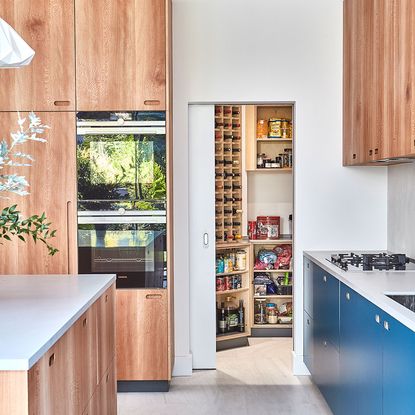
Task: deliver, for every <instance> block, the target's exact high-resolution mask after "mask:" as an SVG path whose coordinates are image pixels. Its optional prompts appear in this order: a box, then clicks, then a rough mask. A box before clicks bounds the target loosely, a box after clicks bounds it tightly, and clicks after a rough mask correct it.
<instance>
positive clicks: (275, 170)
mask: <svg viewBox="0 0 415 415" xmlns="http://www.w3.org/2000/svg"><path fill="white" fill-rule="evenodd" d="M292 171H293V169H292V168H291V167H285V168H277V167H276V168H264V169H246V172H247V173H292Z"/></svg>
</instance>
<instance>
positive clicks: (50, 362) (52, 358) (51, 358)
mask: <svg viewBox="0 0 415 415" xmlns="http://www.w3.org/2000/svg"><path fill="white" fill-rule="evenodd" d="M54 363H55V353H52V354H51V355H50V357H49V367H50V366H53V364H54Z"/></svg>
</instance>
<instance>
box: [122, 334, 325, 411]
mask: <svg viewBox="0 0 415 415" xmlns="http://www.w3.org/2000/svg"><path fill="white" fill-rule="evenodd" d="M250 344H251V345H250V346H249V347H244V348H239V349H233V350H226V351H222V352H219V353H217V370H209V371H195V372H194V373H193V376H191V377H182V378H174V379H173V381H172V384H171V389H170V392H168V393H129V394H118V415H136V414H151V415H153V414H154V415H156V414H157V415H165V414H166V415H167V414H168V415H176V414H177V415H215V414H223V415H234V414H235V415H251V414H254V415H268V414H269V415H285V414H298V415H324V414H327V415H329V414H331V412H330V410H329V409H328V407H327V404H326V403H325V401H324V399H323V398H322V396H321V395H320V392H319V391H318V390H317V389H316V388H315V386H314V385H313V384H312V383H311V381H310V379H309V378H308V377H307V376H301V377H296V376H293V375H292V374H291V361H292V354H291V350H292V340H291V339H286V338H280V339H252V340H251V341H250Z"/></svg>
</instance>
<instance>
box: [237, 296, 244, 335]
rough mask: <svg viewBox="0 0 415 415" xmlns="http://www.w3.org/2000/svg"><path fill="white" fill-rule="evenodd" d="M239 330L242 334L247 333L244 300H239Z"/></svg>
mask: <svg viewBox="0 0 415 415" xmlns="http://www.w3.org/2000/svg"><path fill="white" fill-rule="evenodd" d="M238 329H239V331H240V332H241V333H242V332H244V331H245V309H244V300H239V309H238Z"/></svg>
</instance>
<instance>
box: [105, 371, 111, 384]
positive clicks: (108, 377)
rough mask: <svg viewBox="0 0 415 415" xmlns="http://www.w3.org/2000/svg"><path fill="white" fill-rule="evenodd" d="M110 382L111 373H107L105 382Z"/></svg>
mask: <svg viewBox="0 0 415 415" xmlns="http://www.w3.org/2000/svg"><path fill="white" fill-rule="evenodd" d="M109 380H110V375H109V373H107V376H106V377H105V382H107V383H108V381H109Z"/></svg>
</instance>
